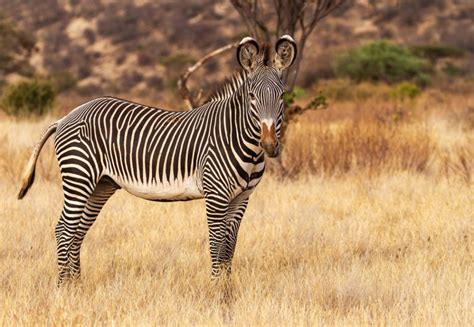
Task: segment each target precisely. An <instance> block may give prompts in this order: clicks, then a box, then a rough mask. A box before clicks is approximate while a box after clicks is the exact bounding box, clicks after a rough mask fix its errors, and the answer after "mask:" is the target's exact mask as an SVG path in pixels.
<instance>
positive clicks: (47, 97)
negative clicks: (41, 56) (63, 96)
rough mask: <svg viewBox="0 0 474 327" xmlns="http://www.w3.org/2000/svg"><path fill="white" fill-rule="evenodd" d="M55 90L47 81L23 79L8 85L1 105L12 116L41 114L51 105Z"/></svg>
mask: <svg viewBox="0 0 474 327" xmlns="http://www.w3.org/2000/svg"><path fill="white" fill-rule="evenodd" d="M55 96H56V91H55V90H54V87H53V85H52V83H50V82H48V81H39V80H33V81H23V82H19V83H16V84H12V85H10V86H8V87H7V88H6V90H5V92H4V93H3V96H2V107H3V108H4V110H5V111H6V112H7V113H8V114H10V115H14V116H28V115H31V114H33V115H38V116H39V115H42V114H44V113H46V112H48V111H49V110H50V109H51V108H52V107H53V102H54V98H55Z"/></svg>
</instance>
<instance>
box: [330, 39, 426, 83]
mask: <svg viewBox="0 0 474 327" xmlns="http://www.w3.org/2000/svg"><path fill="white" fill-rule="evenodd" d="M334 66H335V72H336V74H337V75H338V76H342V77H349V78H351V79H352V80H355V81H357V82H360V81H374V82H376V81H385V82H387V83H397V82H401V81H403V80H416V78H417V77H419V76H420V75H421V74H423V73H425V72H426V71H427V68H429V67H428V66H427V63H426V62H425V61H424V60H423V59H422V58H420V57H418V56H416V55H414V54H413V53H412V52H411V51H410V50H409V49H408V48H406V47H402V46H398V45H395V44H391V43H389V42H387V41H374V42H370V43H367V44H365V45H362V46H360V47H357V48H355V49H351V50H349V51H347V52H345V53H343V54H341V55H340V56H338V57H337V58H336V60H335V63H334Z"/></svg>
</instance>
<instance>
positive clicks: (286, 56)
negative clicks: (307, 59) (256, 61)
mask: <svg viewBox="0 0 474 327" xmlns="http://www.w3.org/2000/svg"><path fill="white" fill-rule="evenodd" d="M296 52H297V51H296V42H295V40H293V38H292V37H291V36H289V35H283V36H282V37H281V38H280V39H279V40H278V41H277V43H276V45H275V59H274V60H273V66H274V67H275V68H276V69H278V70H279V71H282V70H284V69H287V68H288V67H290V66H291V65H292V64H293V62H294V61H295V58H296Z"/></svg>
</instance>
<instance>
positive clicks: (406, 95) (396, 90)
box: [391, 82, 421, 100]
mask: <svg viewBox="0 0 474 327" xmlns="http://www.w3.org/2000/svg"><path fill="white" fill-rule="evenodd" d="M420 94H421V90H420V89H419V87H418V86H417V85H416V84H414V83H411V82H402V83H399V84H397V85H395V86H394V87H393V89H392V92H391V96H392V97H393V98H394V99H397V100H407V99H408V100H413V99H414V98H416V97H417V96H419V95H420Z"/></svg>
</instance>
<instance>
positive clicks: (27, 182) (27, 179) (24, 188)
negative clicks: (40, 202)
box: [18, 159, 35, 200]
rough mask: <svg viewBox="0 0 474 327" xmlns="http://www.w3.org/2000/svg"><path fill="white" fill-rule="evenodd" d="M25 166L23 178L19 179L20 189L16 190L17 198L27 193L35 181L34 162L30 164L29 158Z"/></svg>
mask: <svg viewBox="0 0 474 327" xmlns="http://www.w3.org/2000/svg"><path fill="white" fill-rule="evenodd" d="M27 167H28V168H27V170H26V171H25V173H24V175H23V178H22V179H21V189H20V192H18V200H21V199H23V197H24V196H25V195H26V193H28V190H29V189H30V187H31V185H33V182H34V181H35V162H33V163H32V164H31V159H30V162H29V163H28V166H27Z"/></svg>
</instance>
